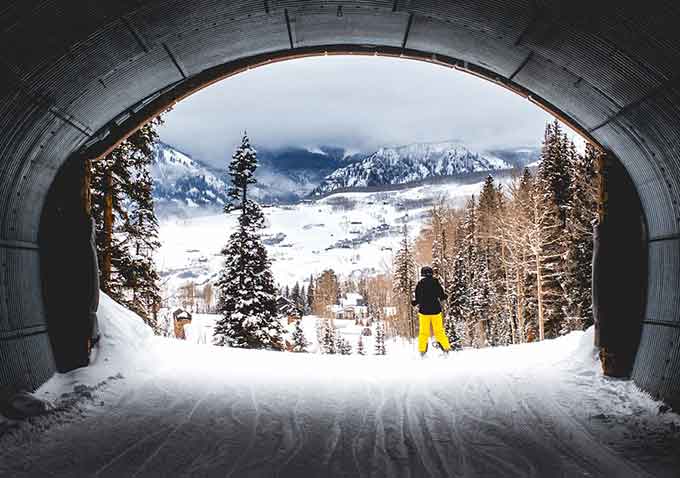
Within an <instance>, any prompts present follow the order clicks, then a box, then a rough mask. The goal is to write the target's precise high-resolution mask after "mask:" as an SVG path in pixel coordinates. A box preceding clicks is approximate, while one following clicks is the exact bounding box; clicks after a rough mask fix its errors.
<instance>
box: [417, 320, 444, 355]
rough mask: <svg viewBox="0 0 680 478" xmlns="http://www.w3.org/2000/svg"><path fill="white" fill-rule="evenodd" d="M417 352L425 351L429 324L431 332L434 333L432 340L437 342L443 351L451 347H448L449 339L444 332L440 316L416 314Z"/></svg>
mask: <svg viewBox="0 0 680 478" xmlns="http://www.w3.org/2000/svg"><path fill="white" fill-rule="evenodd" d="M418 322H419V326H420V327H419V329H418V351H419V352H426V351H427V341H428V339H429V338H430V324H431V325H432V330H433V331H434V338H435V339H437V342H439V344H440V345H441V346H442V347H443V348H444V350H449V349H450V348H451V345H449V338H448V337H447V336H446V333H445V332H444V319H443V317H442V314H441V313H439V314H434V315H424V314H418Z"/></svg>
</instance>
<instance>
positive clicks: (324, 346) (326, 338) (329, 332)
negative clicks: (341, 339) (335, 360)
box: [320, 320, 340, 355]
mask: <svg viewBox="0 0 680 478" xmlns="http://www.w3.org/2000/svg"><path fill="white" fill-rule="evenodd" d="M338 345H339V344H338V337H337V332H336V330H335V327H334V326H333V324H332V323H331V321H330V320H325V321H324V323H323V328H322V335H321V342H320V346H321V350H322V352H323V353H325V354H331V355H334V354H337V353H339V352H340V350H339V346H338Z"/></svg>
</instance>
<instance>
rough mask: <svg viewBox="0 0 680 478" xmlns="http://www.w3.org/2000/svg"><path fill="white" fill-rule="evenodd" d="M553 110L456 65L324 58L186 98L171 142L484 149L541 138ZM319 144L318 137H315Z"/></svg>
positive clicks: (196, 150)
mask: <svg viewBox="0 0 680 478" xmlns="http://www.w3.org/2000/svg"><path fill="white" fill-rule="evenodd" d="M550 119H551V117H550V116H549V115H548V114H547V113H545V112H544V111H542V110H541V109H539V108H538V107H536V106H535V105H533V104H532V103H530V102H529V101H527V100H525V99H524V98H521V97H520V96H517V95H515V94H513V93H511V92H509V91H507V90H505V89H504V88H501V87H499V86H497V85H494V84H492V83H489V82H486V81H484V80H481V79H479V78H476V77H473V76H470V75H467V74H465V73H462V72H458V71H456V70H453V69H449V68H444V67H441V66H436V65H432V64H429V63H423V62H417V61H413V60H401V59H394V58H382V57H349V56H347V57H337V56H333V57H318V58H306V59H301V60H291V61H288V62H283V63H276V64H273V65H268V66H263V67H260V68H257V69H253V70H249V71H247V72H244V73H242V74H239V75H237V76H234V77H232V78H229V79H226V80H224V81H222V82H219V83H217V84H215V85H212V86H210V87H208V88H206V89H204V90H202V91H199V92H198V93H196V94H194V95H193V96H191V97H190V98H188V99H186V100H184V101H183V102H181V103H180V104H178V105H177V106H176V107H175V109H174V111H173V112H171V113H170V114H169V115H168V116H167V117H166V124H165V126H164V127H163V128H162V130H161V137H162V139H163V140H164V141H167V142H169V143H171V144H174V145H177V146H179V147H180V148H182V149H183V150H186V151H187V152H189V153H190V154H192V155H194V156H195V157H197V158H199V159H202V160H204V161H208V162H211V163H213V164H216V163H219V164H223V162H224V161H225V160H226V158H228V157H230V156H231V153H232V151H233V149H234V147H235V145H236V144H237V143H238V141H239V139H240V134H241V132H242V131H243V130H244V129H247V130H248V133H249V135H250V136H251V138H252V141H253V143H254V144H255V145H256V146H259V147H265V148H270V149H271V148H277V147H282V146H304V145H306V146H307V147H314V146H315V145H325V144H327V145H337V146H344V147H346V148H350V149H353V150H363V151H369V150H372V149H375V148H377V147H379V146H381V145H385V144H387V145H398V144H406V143H411V142H418V141H440V140H448V139H460V140H463V141H465V142H467V143H468V144H469V145H470V146H472V147H474V148H477V149H485V148H493V147H506V146H507V147H519V146H534V145H538V144H540V141H541V138H542V136H543V128H544V126H545V123H546V122H547V121H549V120H550ZM310 145H311V146H310Z"/></svg>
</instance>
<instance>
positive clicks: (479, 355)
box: [0, 334, 680, 478]
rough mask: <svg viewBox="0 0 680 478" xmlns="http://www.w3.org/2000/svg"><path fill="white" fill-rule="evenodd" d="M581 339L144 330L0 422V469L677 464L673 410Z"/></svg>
mask: <svg viewBox="0 0 680 478" xmlns="http://www.w3.org/2000/svg"><path fill="white" fill-rule="evenodd" d="M584 339H585V340H586V341H587V340H588V339H589V337H588V336H587V335H585V336H584V334H580V335H579V334H576V335H573V336H569V337H565V338H562V339H558V340H556V341H553V343H549V342H545V343H542V344H531V345H524V346H516V347H509V348H503V349H494V350H488V349H487V350H470V351H464V352H455V353H452V354H451V356H450V357H448V358H440V357H438V356H436V355H431V356H430V357H428V358H427V359H425V360H420V359H419V358H416V353H415V351H414V350H412V349H410V348H406V349H404V348H402V349H399V347H398V345H397V344H393V345H392V349H391V353H392V355H389V354H390V349H388V355H387V356H386V357H373V356H367V357H357V356H352V357H342V356H335V357H332V356H320V355H315V354H286V353H276V352H258V351H241V350H229V349H221V348H215V347H211V346H205V345H203V346H201V345H194V344H188V343H184V342H179V341H172V340H167V339H158V338H155V339H149V340H148V341H146V342H144V344H145V345H143V346H139V347H136V348H132V349H130V350H127V349H126V350H125V351H124V353H122V354H121V355H119V356H116V355H115V354H112V353H111V350H108V352H107V351H106V350H104V352H106V353H104V354H103V357H106V360H108V362H106V367H108V368H105V369H102V370H99V369H98V367H100V366H104V365H102V364H103V363H104V362H101V361H98V362H97V363H96V364H95V366H94V367H90V368H88V369H81V370H80V371H75V372H72V373H71V374H68V375H66V376H58V377H57V378H55V379H54V380H53V381H52V382H50V383H48V384H47V385H46V386H45V387H44V388H43V389H41V391H42V392H41V391H39V393H47V392H49V393H50V394H51V395H50V396H52V397H54V396H59V395H60V394H61V393H63V392H64V390H66V391H68V389H69V388H72V387H73V386H74V385H77V384H81V383H83V382H85V383H88V382H89V383H97V384H99V385H97V386H96V387H94V388H91V389H90V390H92V394H93V397H92V398H91V399H88V400H85V399H83V400H81V401H80V402H77V401H76V402H73V401H71V402H68V403H69V405H65V406H62V407H61V409H60V410H61V411H59V412H56V413H55V414H53V415H51V416H45V417H39V418H35V419H32V420H31V421H29V422H26V423H22V424H18V425H17V426H18V428H17V430H18V431H15V432H9V433H5V435H0V476H3V477H4V476H8V477H10V476H11V477H17V478H22V477H34V476H52V477H88V476H92V477H99V478H110V477H121V476H124V477H147V476H151V477H166V476H186V477H188V476H192V477H193V476H197V477H236V478H241V477H256V478H257V477H280V478H288V477H290V478H301V477H348V478H349V477H359V478H377V477H390V478H391V477H395V478H420V477H437V478H438V477H495V476H499V477H536V478H540V477H546V476H550V477H582V476H591V477H610V476H615V477H647V476H654V477H662V478H663V477H676V476H677V470H678V469H679V468H678V466H680V454H679V453H678V451H679V450H680V417H678V416H677V415H674V414H673V413H666V414H663V415H659V414H657V413H656V411H657V409H658V405H659V404H658V403H655V402H653V401H652V400H651V399H650V398H649V397H647V396H645V395H644V394H643V393H641V392H639V391H638V390H637V389H636V388H635V387H634V386H633V385H632V384H630V382H626V381H620V380H619V381H617V380H609V379H606V378H604V377H602V376H601V374H599V372H597V368H596V367H597V365H596V363H595V362H594V360H592V353H591V357H590V358H587V357H586V358H584V357H583V353H582V352H579V349H581V348H583V347H582V344H583V343H586V342H584ZM106 343H107V341H106V340H105V341H104V344H105V345H106ZM108 346H110V344H109V345H108ZM413 347H415V345H413ZM579 354H580V355H579ZM98 360H99V358H98ZM102 360H104V359H102ZM116 363H118V364H119V365H120V366H121V367H123V369H124V370H123V378H119V377H116V380H110V381H108V382H104V383H103V384H101V382H102V380H101V378H102V377H101V376H100V375H101V374H104V373H105V372H106V375H103V376H104V377H106V376H111V375H113V374H111V373H110V370H111V367H114V366H115V364H116ZM55 394H56V395H55ZM69 397H71V395H69ZM69 400H72V397H71V398H69ZM69 407H71V408H70V409H69ZM598 416H599V417H605V418H603V419H596V418H597V417H598Z"/></svg>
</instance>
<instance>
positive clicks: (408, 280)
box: [393, 225, 417, 337]
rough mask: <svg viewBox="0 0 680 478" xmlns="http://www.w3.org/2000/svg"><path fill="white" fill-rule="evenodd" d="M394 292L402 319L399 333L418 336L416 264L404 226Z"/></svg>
mask: <svg viewBox="0 0 680 478" xmlns="http://www.w3.org/2000/svg"><path fill="white" fill-rule="evenodd" d="M393 270H394V272H393V281H394V282H393V290H394V297H395V300H396V303H397V311H398V316H399V319H400V324H399V325H400V326H399V327H398V329H399V332H400V333H401V334H403V335H405V336H407V337H415V336H416V332H417V331H416V321H415V312H414V309H413V307H412V306H411V299H412V296H413V293H414V289H415V281H416V264H415V260H414V258H413V245H412V244H411V241H410V240H409V237H408V228H407V227H406V225H404V228H403V235H402V239H401V243H400V244H399V250H398V251H397V253H396V254H395V256H394V269H393Z"/></svg>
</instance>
